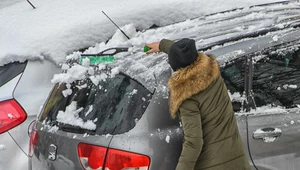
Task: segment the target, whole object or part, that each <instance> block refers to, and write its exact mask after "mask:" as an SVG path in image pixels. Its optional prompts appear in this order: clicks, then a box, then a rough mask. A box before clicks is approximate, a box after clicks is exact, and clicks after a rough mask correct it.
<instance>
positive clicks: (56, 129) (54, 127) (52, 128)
mask: <svg viewBox="0 0 300 170" xmlns="http://www.w3.org/2000/svg"><path fill="white" fill-rule="evenodd" d="M58 129H59V127H58V126H56V125H55V126H52V127H51V128H50V129H49V130H48V132H50V133H55V132H56V131H58Z"/></svg>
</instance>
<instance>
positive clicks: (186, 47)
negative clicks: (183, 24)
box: [168, 38, 198, 71]
mask: <svg viewBox="0 0 300 170" xmlns="http://www.w3.org/2000/svg"><path fill="white" fill-rule="evenodd" d="M197 57H198V51H197V48H196V44H195V40H192V39H188V38H184V39H182V40H179V41H177V42H175V43H173V44H172V45H171V47H170V49H169V53H168V58H169V64H170V65H171V67H172V69H173V70H174V71H177V70H178V69H180V68H184V67H186V66H188V65H190V64H192V63H193V62H194V61H195V60H196V59H197Z"/></svg>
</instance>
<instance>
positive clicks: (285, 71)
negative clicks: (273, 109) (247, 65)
mask: <svg viewBox="0 0 300 170" xmlns="http://www.w3.org/2000/svg"><path fill="white" fill-rule="evenodd" d="M253 93H254V100H255V103H256V106H257V107H261V106H265V105H271V106H282V107H284V108H293V107H299V106H300V50H288V49H286V50H277V51H268V52H267V53H265V54H263V57H261V58H260V57H258V61H256V64H255V65H254V75H253Z"/></svg>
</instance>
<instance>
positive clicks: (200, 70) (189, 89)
mask: <svg viewBox="0 0 300 170" xmlns="http://www.w3.org/2000/svg"><path fill="white" fill-rule="evenodd" d="M219 75H220V69H219V64H218V62H217V61H216V60H215V59H214V57H212V56H207V55H205V54H204V53H199V55H198V58H197V59H196V61H195V62H194V63H193V64H191V65H190V66H187V67H185V68H181V69H179V70H178V71H176V72H175V73H174V74H173V75H172V76H171V77H170V79H169V82H168V87H169V89H170V97H169V105H170V113H171V116H172V117H173V118H175V117H176V113H177V111H178V109H179V106H180V105H181V104H182V102H183V101H184V100H186V99H187V98H189V97H191V96H192V95H194V94H197V93H199V92H200V91H203V90H204V89H206V88H207V87H208V86H209V85H210V84H211V83H212V82H213V81H214V80H216V79H217V77H218V76H219Z"/></svg>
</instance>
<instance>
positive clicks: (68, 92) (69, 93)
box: [62, 89, 72, 97]
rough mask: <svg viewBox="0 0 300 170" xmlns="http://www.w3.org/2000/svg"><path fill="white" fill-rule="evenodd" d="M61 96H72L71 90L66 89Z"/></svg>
mask: <svg viewBox="0 0 300 170" xmlns="http://www.w3.org/2000/svg"><path fill="white" fill-rule="evenodd" d="M62 94H63V95H64V97H67V96H69V95H71V94H72V89H66V90H64V91H62Z"/></svg>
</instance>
